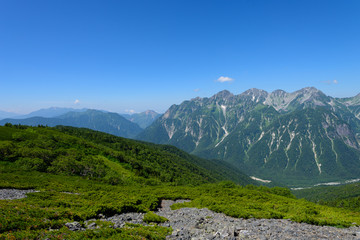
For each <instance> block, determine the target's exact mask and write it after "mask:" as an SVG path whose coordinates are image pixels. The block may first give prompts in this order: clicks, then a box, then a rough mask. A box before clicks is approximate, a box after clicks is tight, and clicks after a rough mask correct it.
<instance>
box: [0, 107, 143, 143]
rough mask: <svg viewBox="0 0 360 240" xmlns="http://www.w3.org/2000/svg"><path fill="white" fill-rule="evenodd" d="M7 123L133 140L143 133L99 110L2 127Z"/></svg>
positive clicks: (112, 114) (112, 115) (43, 118)
mask: <svg viewBox="0 0 360 240" xmlns="http://www.w3.org/2000/svg"><path fill="white" fill-rule="evenodd" d="M6 123H11V124H22V125H29V126H37V125H44V126H49V127H54V126H57V125H64V126H72V127H82V128H89V129H93V130H97V131H102V132H106V133H111V134H113V135H116V136H121V137H127V138H132V137H135V136H136V135H137V134H139V133H140V132H141V131H142V128H140V127H139V125H137V124H136V123H133V122H131V121H129V120H127V119H125V118H124V117H123V116H121V115H120V114H117V113H110V112H104V111H99V110H90V109H88V110H85V111H79V112H73V111H72V112H67V113H65V114H63V115H60V116H57V117H52V118H46V117H30V118H25V119H9V118H7V119H3V120H1V121H0V125H4V124H6Z"/></svg>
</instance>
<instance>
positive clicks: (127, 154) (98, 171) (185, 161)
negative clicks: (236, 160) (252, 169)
mask: <svg viewBox="0 0 360 240" xmlns="http://www.w3.org/2000/svg"><path fill="white" fill-rule="evenodd" d="M0 160H1V161H8V162H16V163H17V164H18V165H19V166H20V167H24V168H29V169H32V170H38V171H42V172H50V173H57V174H65V175H80V176H86V177H88V178H95V179H104V180H105V181H108V182H110V183H122V182H123V183H126V184H130V183H131V182H135V183H136V182H137V183H148V184H159V183H161V182H162V183H166V182H167V183H173V184H195V185H196V184H200V183H209V182H217V181H221V180H233V181H235V182H237V183H240V184H250V183H254V182H253V181H252V180H251V179H250V178H249V177H247V176H246V175H244V174H242V173H240V172H239V171H233V172H231V171H228V169H227V167H226V166H225V167H223V166H219V165H217V164H216V163H213V162H211V161H210V162H208V161H207V160H205V159H200V158H198V157H194V156H191V155H189V154H187V153H185V152H182V151H180V150H178V149H176V148H175V147H172V146H158V145H154V144H147V143H141V142H137V141H134V140H130V139H124V138H120V137H116V136H114V135H110V134H106V133H102V132H97V131H93V130H90V129H84V128H82V129H80V128H74V127H64V126H58V127H57V129H55V128H49V127H27V126H18V125H14V126H10V127H9V126H7V127H0ZM224 173H225V174H224Z"/></svg>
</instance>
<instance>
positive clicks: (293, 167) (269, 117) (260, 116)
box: [137, 87, 360, 185]
mask: <svg viewBox="0 0 360 240" xmlns="http://www.w3.org/2000/svg"><path fill="white" fill-rule="evenodd" d="M359 114H360V94H359V95H357V96H355V97H352V98H333V97H330V96H326V95H325V94H324V93H322V92H321V91H319V90H317V89H316V88H312V87H308V88H303V89H301V90H299V91H296V92H292V93H287V92H285V91H282V90H276V91H274V92H271V93H268V92H266V91H264V90H259V89H249V90H247V91H245V92H243V93H241V94H239V95H233V94H232V93H230V92H229V91H226V90H224V91H221V92H219V93H217V94H215V95H214V96H212V97H210V98H199V97H198V98H194V99H191V100H189V101H184V102H183V103H181V104H180V105H172V106H171V107H170V108H169V109H168V110H167V111H166V112H165V114H164V115H162V116H161V117H160V118H158V119H157V120H156V121H155V122H154V123H153V124H152V125H151V126H150V127H148V128H147V129H145V130H144V131H143V132H142V133H140V134H139V136H138V137H137V138H138V139H141V140H143V141H149V142H154V143H160V144H171V145H174V146H176V147H179V148H181V149H183V150H185V151H187V152H189V153H193V154H196V155H198V156H201V157H205V158H216V159H220V160H224V161H226V162H229V163H231V164H233V165H234V166H237V167H239V168H240V169H243V171H244V172H246V173H248V174H249V175H252V176H256V177H258V178H263V179H269V180H275V181H279V182H282V183H286V184H288V185H297V184H311V183H318V182H323V181H334V180H344V179H351V178H358V176H359V174H360V145H359V142H360V119H359Z"/></svg>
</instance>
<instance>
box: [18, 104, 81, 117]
mask: <svg viewBox="0 0 360 240" xmlns="http://www.w3.org/2000/svg"><path fill="white" fill-rule="evenodd" d="M87 110H88V109H87V108H82V109H76V108H62V107H50V108H43V109H39V110H36V111H33V112H31V113H29V114H25V115H17V116H16V117H14V118H16V119H25V118H31V117H45V118H53V117H58V116H60V115H63V114H65V113H68V112H85V111H87Z"/></svg>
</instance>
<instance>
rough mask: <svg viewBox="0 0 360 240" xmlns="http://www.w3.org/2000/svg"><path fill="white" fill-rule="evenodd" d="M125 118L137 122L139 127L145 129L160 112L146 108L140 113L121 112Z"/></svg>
mask: <svg viewBox="0 0 360 240" xmlns="http://www.w3.org/2000/svg"><path fill="white" fill-rule="evenodd" d="M122 116H123V117H125V118H126V119H127V120H130V121H131V122H134V123H136V124H138V125H139V126H140V127H141V128H143V129H145V128H147V127H148V126H150V125H151V124H152V123H153V122H154V121H155V120H156V119H158V118H159V117H160V116H161V114H159V113H157V112H154V111H152V110H148V111H145V112H141V113H134V114H122Z"/></svg>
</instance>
